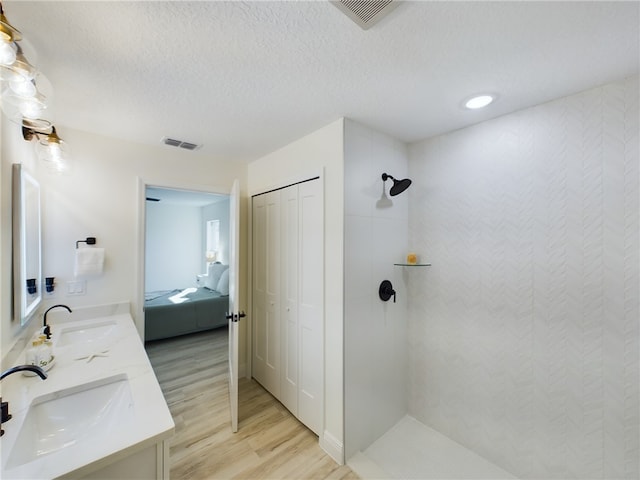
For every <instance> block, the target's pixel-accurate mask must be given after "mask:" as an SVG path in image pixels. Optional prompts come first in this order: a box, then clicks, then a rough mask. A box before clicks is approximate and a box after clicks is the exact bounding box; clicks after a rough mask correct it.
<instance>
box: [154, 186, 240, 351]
mask: <svg viewBox="0 0 640 480" xmlns="http://www.w3.org/2000/svg"><path fill="white" fill-rule="evenodd" d="M145 196H146V208H145V255H144V256H145V268H144V295H145V298H144V318H145V335H144V338H145V342H149V341H157V340H163V339H168V338H174V337H178V336H181V335H188V334H193V333H198V332H203V331H208V330H213V329H217V328H222V327H225V326H226V325H227V320H226V318H225V315H226V312H227V310H228V302H229V297H228V295H229V270H228V267H229V196H228V195H222V194H212V193H203V192H195V191H187V190H178V189H171V188H160V187H150V186H147V187H146V190H145Z"/></svg>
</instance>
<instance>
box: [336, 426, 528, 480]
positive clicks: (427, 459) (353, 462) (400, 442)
mask: <svg viewBox="0 0 640 480" xmlns="http://www.w3.org/2000/svg"><path fill="white" fill-rule="evenodd" d="M348 464H349V467H351V469H352V470H353V471H354V472H356V473H357V474H358V475H359V476H360V477H361V478H363V479H366V480H373V479H420V480H426V479H463V478H464V479H507V478H510V479H513V478H517V477H514V476H513V475H511V474H510V473H508V472H506V471H505V470H503V469H501V468H500V467H498V466H496V465H494V464H493V463H491V462H489V461H488V460H485V459H484V458H482V457H481V456H479V455H478V454H476V453H474V452H472V451H471V450H469V449H467V448H465V447H463V446H462V445H460V444H458V443H456V442H454V441H453V440H451V439H450V438H448V437H445V436H444V435H442V434H441V433H438V432H436V431H435V430H433V429H432V428H429V427H427V426H425V425H424V424H422V423H420V422H418V421H417V420H416V419H414V418H413V417H410V416H405V417H404V418H403V419H401V420H400V421H399V422H398V423H396V424H395V425H394V426H393V427H391V429H390V430H389V431H387V432H386V433H385V434H384V435H382V436H381V437H380V438H379V439H378V440H376V441H375V442H374V443H373V444H372V445H371V446H369V448H367V449H366V450H365V451H364V452H358V453H357V454H356V455H354V456H353V457H352V458H351V459H350V460H349V462H348Z"/></svg>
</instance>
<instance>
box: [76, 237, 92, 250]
mask: <svg viewBox="0 0 640 480" xmlns="http://www.w3.org/2000/svg"><path fill="white" fill-rule="evenodd" d="M79 243H86V244H87V245H95V244H96V237H87V239H86V240H77V241H76V248H78V244H79Z"/></svg>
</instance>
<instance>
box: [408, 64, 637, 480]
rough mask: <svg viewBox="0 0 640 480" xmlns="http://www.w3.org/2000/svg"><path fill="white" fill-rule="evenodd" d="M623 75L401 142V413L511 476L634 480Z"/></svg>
mask: <svg viewBox="0 0 640 480" xmlns="http://www.w3.org/2000/svg"><path fill="white" fill-rule="evenodd" d="M638 165H639V155H638V77H634V78H631V79H627V80H625V81H622V82H618V83H614V84H611V85H607V86H604V87H601V88H598V89H594V90H590V91H587V92H584V93H581V94H578V95H574V96H572V97H568V98H564V99H560V100H557V101H554V102H550V103H547V104H544V105H539V106H536V107H534V108H531V109H528V110H524V111H521V112H518V113H515V114H512V115H508V116H505V117H501V118H498V119H495V120H493V121H489V122H485V123H484V124H481V125H478V126H475V127H471V128H467V129H464V130H460V131H457V132H453V133H451V134H449V135H445V136H442V137H438V138H435V139H431V140H427V141H424V142H421V143H420V144H418V145H415V146H412V148H411V161H410V176H411V177H412V178H413V180H414V183H415V184H416V185H417V188H415V189H414V190H413V191H412V192H411V197H410V198H411V204H410V218H409V244H410V245H411V248H412V249H416V250H420V251H421V252H428V255H429V257H430V261H431V262H432V263H433V264H434V266H433V267H431V268H430V269H429V270H428V271H425V272H424V273H422V274H420V275H419V276H415V277H416V278H413V279H412V280H413V282H412V283H410V286H409V290H410V292H411V296H410V298H411V301H410V303H409V311H410V324H409V326H408V332H409V352H410V353H409V354H410V359H409V360H410V361H409V378H410V381H409V402H410V403H409V411H410V413H411V414H412V415H414V416H415V417H416V418H418V419H419V420H421V421H423V422H425V423H426V424H428V425H430V426H432V427H433V428H436V429H437V430H439V431H441V432H442V433H444V434H446V435H447V436H449V437H451V438H453V439H454V440H456V441H457V442H459V443H461V444H463V445H465V446H466V447H469V448H471V449H473V450H474V451H475V452H477V453H479V454H480V455H482V456H483V457H485V458H487V459H489V460H491V461H492V462H494V463H496V464H497V465H500V466H502V467H503V468H505V469H507V470H509V471H512V472H513V473H514V474H516V475H518V476H519V477H523V478H625V479H626V478H629V479H630V478H638V477H639V476H640V472H639V471H638V469H639V466H638V465H639V453H638V452H639V448H638V445H639V443H640V442H639V421H638V411H639V399H638V397H639V395H638V392H639V385H638V378H639V372H638V365H639V363H640V362H639V355H640V347H639V342H640V340H639V334H638V330H639V326H638V318H639V317H640V310H639V303H640V301H639V288H638V286H639V283H640V282H639V280H638V278H639V272H638V267H639V258H638V252H639V250H640V241H639V233H638V232H639V220H638V219H639V213H638V207H639V205H638V204H639V201H638V199H639V188H638V184H639V181H638V178H639V176H638V169H639V167H638Z"/></svg>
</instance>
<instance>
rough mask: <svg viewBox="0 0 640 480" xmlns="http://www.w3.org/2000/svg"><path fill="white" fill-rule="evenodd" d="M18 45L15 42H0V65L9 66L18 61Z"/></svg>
mask: <svg viewBox="0 0 640 480" xmlns="http://www.w3.org/2000/svg"><path fill="white" fill-rule="evenodd" d="M16 50H17V49H16V47H15V44H13V43H7V42H0V66H3V67H9V66H11V65H13V63H14V62H15V61H16Z"/></svg>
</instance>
